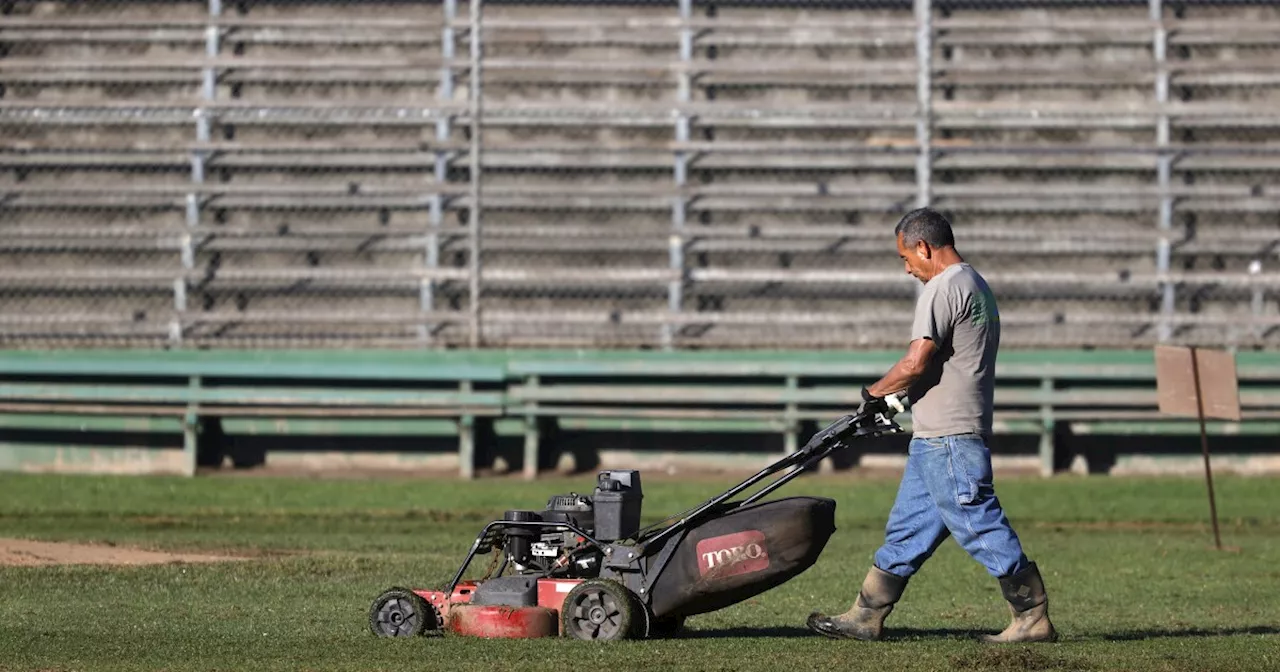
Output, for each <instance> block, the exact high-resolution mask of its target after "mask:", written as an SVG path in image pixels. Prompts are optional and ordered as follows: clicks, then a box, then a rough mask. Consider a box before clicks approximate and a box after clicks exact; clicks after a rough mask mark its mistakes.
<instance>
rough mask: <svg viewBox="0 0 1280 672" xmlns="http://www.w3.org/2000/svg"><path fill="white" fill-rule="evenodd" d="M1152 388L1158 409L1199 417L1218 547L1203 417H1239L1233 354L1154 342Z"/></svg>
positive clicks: (1218, 540)
mask: <svg viewBox="0 0 1280 672" xmlns="http://www.w3.org/2000/svg"><path fill="white" fill-rule="evenodd" d="M1156 389H1157V396H1158V397H1159V400H1160V412H1161V413H1168V414H1171V415H1181V416H1194V417H1196V418H1198V419H1199V420H1200V450H1201V452H1203V453H1204V479H1205V483H1206V484H1208V486H1209V515H1210V516H1212V518H1213V543H1214V545H1215V546H1216V547H1217V548H1218V550H1222V537H1221V535H1220V534H1219V533H1218V506H1217V502H1216V501H1215V499H1214V496H1213V471H1212V470H1211V469H1210V468H1209V435H1208V433H1207V432H1206V431H1205V428H1204V419H1205V418H1206V417H1209V418H1217V419H1220V420H1232V421H1235V422H1239V421H1240V384H1239V381H1238V380H1237V379H1236V358H1235V355H1233V354H1231V353H1229V352H1226V351H1224V350H1206V349H1204V348H1184V347H1172V346H1165V345H1159V346H1156Z"/></svg>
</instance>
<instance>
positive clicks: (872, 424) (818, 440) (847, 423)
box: [639, 395, 905, 555]
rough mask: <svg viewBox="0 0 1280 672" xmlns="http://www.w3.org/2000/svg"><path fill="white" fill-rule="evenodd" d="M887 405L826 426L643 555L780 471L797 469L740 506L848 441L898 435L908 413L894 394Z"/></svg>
mask: <svg viewBox="0 0 1280 672" xmlns="http://www.w3.org/2000/svg"><path fill="white" fill-rule="evenodd" d="M885 404H886V405H887V407H888V408H886V409H885V410H883V411H877V412H875V413H871V414H854V415H846V416H844V417H841V418H840V419H838V420H836V421H835V422H833V423H831V424H829V425H827V426H826V427H825V428H823V429H822V430H821V431H819V432H818V433H816V434H814V435H813V437H812V438H810V439H809V441H808V443H806V444H805V445H804V448H801V449H800V450H797V451H796V452H794V453H791V454H790V455H787V456H786V457H783V458H782V459H781V460H778V461H777V462H774V463H773V464H771V465H769V466H767V467H765V468H764V469H761V470H760V471H759V472H757V473H756V474H755V475H754V476H751V477H750V478H748V479H747V480H745V481H743V482H741V483H739V484H737V485H735V486H733V487H732V488H729V489H728V490H726V491H725V492H723V493H721V494H719V495H716V496H715V497H712V498H711V499H709V500H707V501H706V502H704V503H702V504H701V505H699V506H698V507H697V508H696V509H694V510H693V511H691V512H689V513H688V515H685V516H684V517H682V518H681V519H680V520H678V521H676V522H674V523H672V524H671V525H669V526H667V527H666V528H665V529H663V530H661V531H659V532H657V533H656V534H654V535H653V536H652V537H649V538H647V539H643V540H642V541H641V542H640V544H639V546H640V552H641V555H643V554H644V552H645V549H646V548H648V547H657V546H658V545H659V544H661V543H662V541H663V540H664V539H666V538H668V537H670V536H671V535H673V534H675V533H676V532H678V531H680V530H682V529H684V528H687V527H690V526H693V525H697V524H699V523H701V522H702V521H703V520H704V519H705V518H706V517H708V516H710V515H713V514H715V513H717V512H718V508H719V507H720V506H721V505H722V504H725V503H726V502H728V501H729V500H731V499H733V498H734V497H737V496H738V495H740V494H742V493H743V492H744V491H746V490H747V489H749V488H750V487H751V486H753V485H755V484H757V483H759V482H760V481H763V480H765V479H766V478H769V477H770V476H773V475H774V474H776V473H778V472H780V471H783V470H785V469H790V468H791V467H795V469H792V470H791V471H789V472H787V473H786V474H784V475H783V476H780V477H779V478H777V479H775V480H774V481H773V482H772V483H769V484H768V485H766V486H764V487H763V488H761V489H760V490H759V491H757V492H756V493H755V494H753V495H751V496H750V497H748V498H746V499H745V500H743V501H742V502H740V503H738V504H737V506H745V505H747V504H750V503H752V502H755V501H757V500H759V499H760V498H762V497H764V496H765V495H768V494H769V493H771V492H773V491H774V490H777V489H778V488H780V487H782V486H783V485H785V484H786V483H787V482H789V481H790V480H791V479H793V478H795V477H797V476H799V475H800V474H802V473H804V472H805V471H807V470H808V469H811V468H813V467H814V466H815V465H817V464H818V463H819V462H821V461H822V460H823V458H825V457H827V456H828V455H830V454H831V453H833V452H835V451H836V450H838V449H840V448H845V447H847V446H848V443H847V442H848V441H849V440H851V439H855V438H864V437H872V436H881V435H883V434H896V433H898V432H901V431H902V428H901V427H899V426H898V423H896V422H894V421H893V416H894V415H895V414H896V413H897V412H901V411H902V410H905V406H904V404H903V403H902V400H901V399H899V398H898V397H897V396H896V395H891V396H890V397H886V398H885Z"/></svg>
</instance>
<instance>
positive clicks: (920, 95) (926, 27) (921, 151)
mask: <svg viewBox="0 0 1280 672" xmlns="http://www.w3.org/2000/svg"><path fill="white" fill-rule="evenodd" d="M915 14H916V63H917V66H918V68H917V71H916V105H917V109H916V145H917V149H918V153H917V154H916V207H917V208H926V207H929V204H930V203H931V202H932V200H933V198H932V191H933V1H932V0H915Z"/></svg>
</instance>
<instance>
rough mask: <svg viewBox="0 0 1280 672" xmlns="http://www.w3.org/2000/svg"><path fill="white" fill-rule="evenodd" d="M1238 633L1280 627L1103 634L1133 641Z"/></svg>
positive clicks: (1266, 631)
mask: <svg viewBox="0 0 1280 672" xmlns="http://www.w3.org/2000/svg"><path fill="white" fill-rule="evenodd" d="M1238 635H1280V627H1275V626H1271V625H1254V626H1250V627H1247V628H1216V629H1205V628H1188V629H1186V630H1169V629H1160V630H1126V631H1124V632H1114V633H1110V634H1105V635H1103V636H1102V638H1103V639H1104V640H1107V641H1109V642H1131V641H1135V640H1139V639H1164V638H1166V637H1235V636H1238Z"/></svg>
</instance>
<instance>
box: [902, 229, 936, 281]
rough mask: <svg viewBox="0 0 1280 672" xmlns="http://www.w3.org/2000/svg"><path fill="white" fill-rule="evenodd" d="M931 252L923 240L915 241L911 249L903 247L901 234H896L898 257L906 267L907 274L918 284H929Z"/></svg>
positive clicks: (931, 264)
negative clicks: (917, 281)
mask: <svg viewBox="0 0 1280 672" xmlns="http://www.w3.org/2000/svg"><path fill="white" fill-rule="evenodd" d="M932 252H933V251H932V250H930V249H929V245H928V244H926V243H925V242H924V241H923V240H920V241H916V244H915V246H913V247H907V246H905V245H903V244H902V234H898V256H899V257H901V258H902V263H903V264H905V265H906V267H907V273H909V274H910V275H911V277H913V278H915V279H916V280H919V281H920V282H929V278H930V277H932V275H931V274H930V272H929V271H930V269H931V268H932V266H933V263H932V262H933V253H932Z"/></svg>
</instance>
